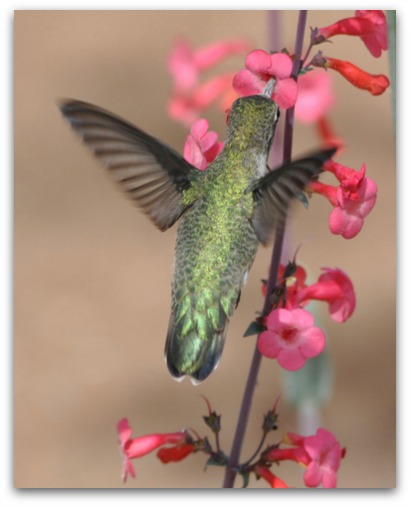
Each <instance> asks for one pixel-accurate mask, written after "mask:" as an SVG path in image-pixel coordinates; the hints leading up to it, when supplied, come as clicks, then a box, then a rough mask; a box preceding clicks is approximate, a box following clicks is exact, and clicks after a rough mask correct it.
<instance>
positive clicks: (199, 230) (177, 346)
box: [61, 93, 335, 383]
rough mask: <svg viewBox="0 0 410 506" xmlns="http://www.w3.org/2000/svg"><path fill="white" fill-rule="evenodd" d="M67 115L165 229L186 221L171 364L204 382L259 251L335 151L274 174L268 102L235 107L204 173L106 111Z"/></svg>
mask: <svg viewBox="0 0 410 506" xmlns="http://www.w3.org/2000/svg"><path fill="white" fill-rule="evenodd" d="M61 112H62V114H63V115H64V117H65V118H66V119H67V120H68V121H69V123H70V124H71V126H72V127H73V128H74V130H75V131H76V132H77V133H78V134H79V135H80V136H81V138H82V140H83V141H84V142H85V144H86V145H88V146H89V147H90V148H91V150H92V151H93V152H94V154H95V155H96V156H97V158H98V159H99V160H100V161H101V162H102V163H103V165H104V166H105V167H106V168H107V169H108V171H109V172H110V173H111V174H112V175H113V177H114V179H115V180H117V181H118V182H119V183H120V185H121V186H122V188H123V189H124V190H125V191H126V192H127V193H128V195H129V196H130V197H131V199H133V200H134V201H135V203H136V204H137V205H138V206H139V207H140V208H141V209H142V210H143V211H144V212H145V213H146V214H147V215H148V217H149V218H150V219H151V221H152V222H153V223H154V224H155V225H156V226H157V227H158V228H159V229H160V230H162V231H164V230H166V229H168V228H169V227H171V226H172V225H173V224H174V223H175V222H176V221H177V220H178V219H179V218H180V223H179V228H178V232H177V239H176V252H175V267H174V275H173V281H172V307H171V317H170V322H169V328H168V335H167V338H166V345H165V357H166V362H167V365H168V369H169V371H170V373H171V375H172V376H173V377H174V378H176V379H178V378H180V379H182V378H183V377H184V376H185V375H189V376H190V377H191V380H192V381H193V382H194V383H197V382H200V381H202V380H204V379H205V378H207V377H208V376H209V374H210V373H211V372H212V371H213V370H214V369H215V367H216V366H217V364H218V362H219V360H220V357H221V354H222V350H223V346H224V342H225V337H226V332H227V326H228V322H229V319H230V317H231V315H232V313H233V311H234V309H235V307H236V306H237V304H238V302H239V296H240V293H241V289H242V287H243V285H244V284H245V282H246V279H247V276H248V272H249V269H250V268H251V265H252V263H253V261H254V258H255V255H256V251H257V249H258V245H259V243H262V244H264V245H266V244H267V243H269V241H270V240H271V239H272V236H273V233H274V231H275V229H277V228H278V227H283V226H284V221H285V217H286V213H287V209H288V206H289V203H290V201H291V200H292V199H293V198H299V199H302V200H303V197H304V194H303V190H304V188H305V186H306V185H307V184H308V183H309V182H310V181H312V180H314V179H316V178H317V177H318V175H319V173H320V172H321V171H322V166H323V163H324V162H325V161H326V160H327V159H329V158H330V157H331V156H332V155H333V153H334V151H335V150H334V149H328V150H322V151H318V152H316V153H314V154H313V155H311V156H308V157H306V158H303V159H301V160H298V161H295V162H291V163H288V164H286V165H284V166H282V167H280V168H278V169H276V170H273V171H268V170H267V161H268V155H269V151H270V148H271V144H272V139H273V135H274V132H275V126H276V123H277V121H278V117H279V109H278V106H277V104H276V103H275V102H274V101H273V100H272V99H271V98H270V96H268V94H267V93H263V94H260V95H252V96H247V97H243V98H239V99H237V100H236V101H235V102H234V103H233V105H232V108H231V111H230V114H229V122H228V131H227V138H226V142H225V144H224V147H223V150H222V151H221V152H220V153H219V155H218V156H217V157H216V159H215V160H214V161H213V162H212V163H211V164H209V166H208V167H207V168H206V170H204V171H200V170H198V169H197V168H195V167H193V166H192V165H191V164H190V163H188V162H187V161H186V160H184V158H183V157H182V156H181V155H180V154H178V153H177V152H176V151H174V150H173V149H172V148H170V147H168V146H167V145H165V144H164V143H162V142H160V141H159V140H157V139H155V138H153V137H151V136H150V135H148V134H147V133H145V132H144V131H142V130H140V129H139V128H137V127H135V126H134V125H132V124H131V123H128V122H127V121H124V120H123V119H121V118H119V117H117V116H115V115H113V114H111V113H110V112H108V111H105V110H104V109H101V108H99V107H96V106H94V105H91V104H87V103H85V102H80V101H76V100H66V101H64V102H63V103H62V104H61ZM304 198H305V199H306V197H304Z"/></svg>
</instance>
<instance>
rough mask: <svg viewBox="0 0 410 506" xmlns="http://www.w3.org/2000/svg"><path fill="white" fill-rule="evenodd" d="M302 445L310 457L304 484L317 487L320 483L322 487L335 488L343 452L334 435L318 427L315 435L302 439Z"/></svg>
mask: <svg viewBox="0 0 410 506" xmlns="http://www.w3.org/2000/svg"><path fill="white" fill-rule="evenodd" d="M303 447H304V449H305V450H306V452H307V454H308V455H309V457H310V459H311V462H310V463H309V464H308V466H307V469H306V471H305V475H304V481H305V485H306V486H307V487H318V486H319V485H321V484H322V485H323V487H324V488H336V484H337V471H338V469H339V467H340V461H341V459H342V455H343V452H342V448H341V446H340V443H339V442H338V441H337V439H336V438H335V436H334V435H333V434H332V433H331V432H329V431H327V430H325V429H318V430H317V431H316V435H314V436H309V437H306V438H305V439H304V442H303Z"/></svg>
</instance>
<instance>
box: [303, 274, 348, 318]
mask: <svg viewBox="0 0 410 506" xmlns="http://www.w3.org/2000/svg"><path fill="white" fill-rule="evenodd" d="M322 270H323V271H325V272H324V274H322V275H321V276H320V277H319V280H318V282H317V283H314V284H313V285H310V286H306V287H304V288H302V289H301V290H299V291H298V294H297V297H298V301H299V303H300V304H302V303H306V302H308V301H310V300H323V301H325V302H328V304H329V312H330V316H331V318H332V319H333V320H334V321H336V322H339V323H342V322H344V321H346V320H347V319H348V318H350V316H351V315H352V313H353V311H354V309H355V307H356V296H355V293H354V288H353V284H352V282H351V281H350V278H349V277H348V276H347V275H346V274H345V273H344V272H343V271H342V270H340V269H328V268H323V269H322Z"/></svg>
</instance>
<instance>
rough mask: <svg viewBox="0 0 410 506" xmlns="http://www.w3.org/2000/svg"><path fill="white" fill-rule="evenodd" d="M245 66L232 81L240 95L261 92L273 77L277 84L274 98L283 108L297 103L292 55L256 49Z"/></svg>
mask: <svg viewBox="0 0 410 506" xmlns="http://www.w3.org/2000/svg"><path fill="white" fill-rule="evenodd" d="M245 67H246V69H245V70H241V71H240V72H238V73H237V74H236V75H235V77H234V79H233V83H232V84H233V87H234V89H235V91H236V92H237V93H238V94H239V95H240V96H242V97H245V96H247V95H256V94H259V93H261V92H262V91H263V90H264V88H265V85H266V83H267V82H268V81H269V80H270V79H272V77H273V78H274V79H275V80H276V84H275V87H274V91H273V94H272V99H273V100H274V101H275V102H276V103H277V104H278V106H279V107H281V108H283V109H289V108H290V107H293V106H294V105H295V102H296V98H297V84H296V81H295V80H294V79H293V78H291V74H292V69H293V64H292V59H291V58H290V56H288V55H287V54H284V53H274V54H269V53H267V52H266V51H263V50H262V49H256V50H255V51H252V52H250V53H249V54H248V56H247V57H246V60H245Z"/></svg>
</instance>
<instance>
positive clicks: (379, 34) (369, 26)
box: [315, 10, 387, 58]
mask: <svg viewBox="0 0 410 506" xmlns="http://www.w3.org/2000/svg"><path fill="white" fill-rule="evenodd" d="M335 35H353V36H359V37H360V38H361V39H362V41H363V42H364V43H365V45H366V47H367V49H368V50H369V51H370V52H371V54H372V55H373V56H375V57H376V58H377V57H379V56H380V55H381V54H382V51H385V50H386V49H387V22H386V16H385V14H384V12H383V11H376V10H373V11H370V10H369V11H366V10H361V11H356V15H355V17H352V18H346V19H341V20H340V21H337V22H336V23H333V24H332V25H329V26H326V27H324V28H319V29H318V30H317V34H315V36H316V37H317V41H318V42H320V41H321V40H320V37H323V38H324V39H329V38H330V37H334V36H335Z"/></svg>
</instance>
